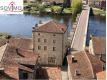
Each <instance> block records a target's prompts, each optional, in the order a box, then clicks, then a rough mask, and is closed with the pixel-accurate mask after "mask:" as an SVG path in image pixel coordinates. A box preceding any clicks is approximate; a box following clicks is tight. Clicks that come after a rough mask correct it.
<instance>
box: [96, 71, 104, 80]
mask: <svg viewBox="0 0 107 80" xmlns="http://www.w3.org/2000/svg"><path fill="white" fill-rule="evenodd" d="M97 80H106V71H101V72H98V73H97Z"/></svg>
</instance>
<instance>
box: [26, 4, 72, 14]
mask: <svg viewBox="0 0 107 80" xmlns="http://www.w3.org/2000/svg"><path fill="white" fill-rule="evenodd" d="M62 8H63V7H62V6H61V5H43V4H39V3H24V13H25V14H41V13H42V14H43V13H45V14H48V13H51V14H61V11H62ZM62 14H72V8H71V7H70V8H64V10H63V12H62Z"/></svg>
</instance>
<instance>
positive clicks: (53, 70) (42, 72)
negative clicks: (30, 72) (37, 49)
mask: <svg viewBox="0 0 107 80" xmlns="http://www.w3.org/2000/svg"><path fill="white" fill-rule="evenodd" d="M36 78H37V79H49V80H51V79H52V80H61V69H60V68H59V67H41V68H38V69H37V73H36Z"/></svg>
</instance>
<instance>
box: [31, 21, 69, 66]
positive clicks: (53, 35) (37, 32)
mask: <svg viewBox="0 0 107 80" xmlns="http://www.w3.org/2000/svg"><path fill="white" fill-rule="evenodd" d="M33 45H34V51H35V52H37V53H38V54H39V56H40V57H39V60H38V62H39V63H40V64H41V65H62V63H63V59H64V56H65V54H66V49H67V27H66V26H65V25H63V24H60V23H57V22H55V21H47V22H44V23H39V24H37V25H36V26H35V27H33Z"/></svg>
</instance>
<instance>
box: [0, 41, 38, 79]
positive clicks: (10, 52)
mask: <svg viewBox="0 0 107 80" xmlns="http://www.w3.org/2000/svg"><path fill="white" fill-rule="evenodd" d="M6 45H7V46H6V48H5V51H4V54H3V56H2V61H1V63H0V67H1V68H3V72H4V73H3V75H5V74H6V75H8V76H9V77H11V78H12V79H17V80H19V69H21V70H25V71H28V72H32V71H33V70H32V69H31V68H29V67H27V66H24V65H23V64H26V65H34V64H36V62H37V58H38V55H36V54H34V53H33V52H31V51H27V50H23V49H18V48H16V47H14V46H12V45H11V44H9V43H7V44H6ZM24 62H26V63H24ZM0 75H1V73H0Z"/></svg>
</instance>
